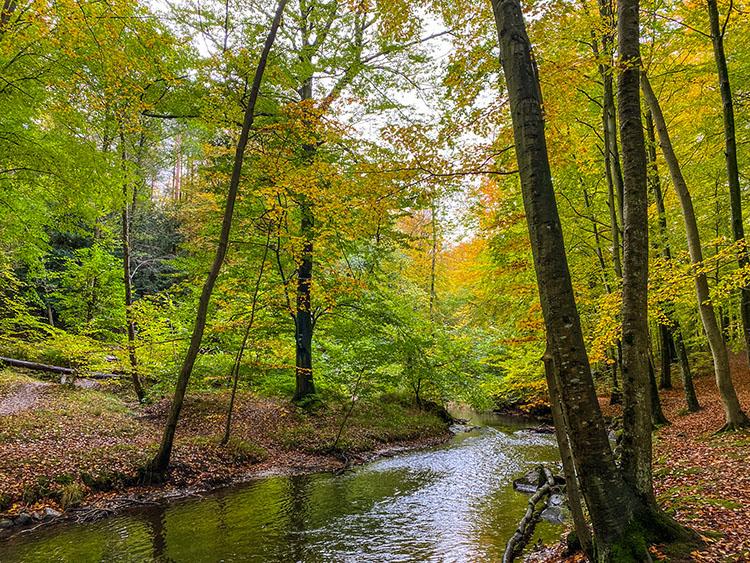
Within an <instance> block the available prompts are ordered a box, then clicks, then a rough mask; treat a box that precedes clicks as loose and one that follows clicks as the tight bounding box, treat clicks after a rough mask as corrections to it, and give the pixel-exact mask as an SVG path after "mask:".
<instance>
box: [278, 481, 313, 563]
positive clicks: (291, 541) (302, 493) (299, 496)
mask: <svg viewBox="0 0 750 563" xmlns="http://www.w3.org/2000/svg"><path fill="white" fill-rule="evenodd" d="M309 497H310V475H295V476H293V477H290V478H289V497H288V500H287V502H286V503H285V505H284V510H283V512H282V515H285V516H286V519H287V521H288V523H289V525H288V526H287V529H286V534H285V536H284V537H285V539H286V543H287V545H288V546H289V551H290V553H289V555H290V558H291V559H293V560H295V561H302V560H304V546H305V543H306V542H305V531H306V526H305V524H306V522H307V520H308V518H309V514H308V511H309V500H310V499H309Z"/></svg>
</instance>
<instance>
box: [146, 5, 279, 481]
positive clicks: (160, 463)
mask: <svg viewBox="0 0 750 563" xmlns="http://www.w3.org/2000/svg"><path fill="white" fill-rule="evenodd" d="M286 1H287V0H279V2H278V5H277V7H276V13H275V14H274V18H273V22H272V23H271V27H270V28H269V31H268V36H267V37H266V41H265V43H264V45H263V50H262V51H261V54H260V60H259V61H258V66H257V68H256V70H255V76H254V78H253V82H252V86H251V87H250V93H249V97H248V102H247V107H246V108H245V118H244V121H243V123H242V130H241V131H240V137H239V140H238V141H237V147H236V150H235V155H234V163H233V166H232V177H231V180H230V182H229V190H228V193H227V200H226V205H225V207H224V218H223V221H222V226H221V235H220V238H219V244H218V246H217V248H216V255H215V257H214V261H213V264H212V265H211V270H210V271H209V273H208V277H207V278H206V282H205V284H204V285H203V290H202V291H201V297H200V301H199V304H198V312H197V314H196V319H195V325H194V327H193V334H192V335H191V337H190V347H189V348H188V351H187V354H186V355H185V360H184V361H183V364H182V368H181V369H180V374H179V376H178V379H177V385H176V387H175V392H174V397H173V399H172V405H171V407H170V410H169V415H168V417H167V422H166V425H165V428H164V435H163V437H162V440H161V445H160V446H159V451H158V452H157V453H156V456H155V457H154V458H153V459H152V460H151V461H150V462H149V464H148V465H147V466H146V468H145V472H144V478H145V479H153V478H156V479H160V478H161V476H162V475H163V474H164V473H165V472H166V470H167V468H168V467H169V459H170V457H171V454H172V446H173V444H174V436H175V432H176V431H177V422H178V420H179V418H180V411H181V410H182V405H183V402H184V399H185V392H186V391H187V386H188V383H189V382H190V375H191V373H192V371H193V365H194V364H195V359H196V358H197V357H198V353H199V351H200V346H201V341H202V340H203V332H204V330H205V328H206V318H207V317H208V306H209V303H210V301H211V294H212V293H213V289H214V286H215V285H216V279H217V278H218V277H219V273H220V271H221V266H222V264H223V263H224V258H225V257H226V254H227V248H228V246H229V234H230V232H231V230H232V217H233V214H234V205H235V202H236V200H237V192H238V191H239V185H240V180H241V178H242V164H243V161H244V158H245V148H246V147H247V142H248V138H249V136H250V129H251V128H252V126H253V121H254V120H255V104H256V102H257V100H258V95H259V94H260V86H261V82H262V80H263V73H264V72H265V70H266V65H267V63H268V56H269V54H270V52H271V47H272V46H273V43H274V41H275V40H276V32H277V31H278V29H279V25H280V24H281V17H282V14H283V13H284V7H285V6H286Z"/></svg>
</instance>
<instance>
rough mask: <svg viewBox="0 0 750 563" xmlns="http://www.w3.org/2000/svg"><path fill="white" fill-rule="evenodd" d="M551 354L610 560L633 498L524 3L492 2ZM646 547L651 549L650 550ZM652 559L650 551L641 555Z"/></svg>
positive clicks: (602, 555) (600, 552)
mask: <svg viewBox="0 0 750 563" xmlns="http://www.w3.org/2000/svg"><path fill="white" fill-rule="evenodd" d="M492 7H493V11H494V16H495V23H496V25H497V31H498V38H499V42H500V53H501V62H502V66H503V71H504V74H505V81H506V84H507V92H508V96H509V99H510V107H511V116H512V119H513V131H514V138H515V149H516V160H517V161H518V169H519V171H520V177H521V190H522V193H523V200H524V207H525V210H526V220H527V223H528V227H529V235H530V239H531V248H532V252H533V255H534V267H535V270H536V275H537V285H538V289H539V298H540V301H541V305H542V313H543V316H544V320H545V326H546V329H547V338H548V343H549V349H548V351H549V355H550V356H551V360H552V361H553V362H554V366H555V368H556V370H557V372H558V373H557V374H556V375H557V378H558V380H559V382H560V396H561V404H562V407H563V416H564V418H565V421H566V422H567V424H568V431H567V435H568V437H569V442H570V448H571V451H572V452H573V456H574V459H575V465H576V473H577V475H578V479H579V482H580V485H581V492H582V494H583V496H584V499H585V501H586V504H587V506H588V509H589V514H590V515H591V520H592V524H593V529H594V536H595V545H596V547H597V557H598V559H599V560H602V561H607V560H611V558H612V556H611V549H612V546H613V545H615V544H617V543H619V542H620V541H621V538H622V535H623V533H624V532H625V530H626V529H627V527H628V524H629V522H630V521H631V519H632V517H633V515H634V513H633V502H634V499H633V498H632V497H631V495H630V493H629V490H628V488H627V486H626V485H625V483H624V482H623V480H622V478H621V476H620V474H619V472H618V470H617V468H616V466H615V463H614V457H613V455H612V450H611V448H610V445H609V441H608V439H607V433H606V431H605V427H604V420H603V418H602V415H601V411H600V410H599V403H598V401H597V398H596V393H595V390H594V382H593V379H592V376H591V368H590V366H589V361H588V356H587V354H586V347H585V344H584V341H583V334H582V331H581V325H580V318H579V316H578V310H577V308H576V304H575V297H574V294H573V287H572V283H571V279H570V272H569V269H568V262H567V257H566V254H565V245H564V241H563V235H562V229H561V225H560V218H559V214H558V210H557V203H556V201H555V194H554V189H553V186H552V174H551V171H550V166H549V160H548V155H547V144H546V140H545V136H544V118H543V116H542V106H541V93H540V91H539V81H538V77H537V73H536V68H535V65H534V63H533V60H532V56H531V45H530V43H529V39H528V36H527V35H526V29H525V24H524V21H523V16H522V14H521V7H520V5H519V3H518V0H492ZM644 549H645V547H644ZM639 555H640V556H641V557H643V558H646V557H647V553H646V552H645V551H644V552H643V553H640V554H639Z"/></svg>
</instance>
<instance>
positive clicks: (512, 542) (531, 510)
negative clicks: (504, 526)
mask: <svg viewBox="0 0 750 563" xmlns="http://www.w3.org/2000/svg"><path fill="white" fill-rule="evenodd" d="M542 471H543V472H544V477H545V479H546V482H545V483H544V484H543V485H542V486H541V487H539V489H537V491H536V492H535V493H534V494H533V495H532V496H531V498H529V502H528V505H527V506H526V513H525V514H524V515H523V518H521V521H520V522H519V523H518V528H516V531H515V533H514V534H513V535H512V536H511V538H510V539H509V540H508V543H507V544H506V546H505V553H503V563H512V562H513V561H514V560H515V559H516V557H518V556H519V555H521V552H522V551H523V548H524V547H525V546H526V544H527V543H528V541H529V538H531V535H532V534H533V533H534V528H535V527H536V525H537V523H538V522H539V520H540V518H541V514H542V511H543V510H544V509H545V508H546V507H547V505H548V504H549V499H550V496H551V495H552V493H553V492H554V490H555V489H557V488H558V485H557V484H556V483H555V476H554V475H553V474H552V471H550V470H549V469H547V468H546V467H543V468H542ZM543 500H544V505H543V506H542V507H541V508H539V507H538V506H537V505H538V504H539V503H540V502H541V501H543Z"/></svg>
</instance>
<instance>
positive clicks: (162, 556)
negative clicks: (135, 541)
mask: <svg viewBox="0 0 750 563" xmlns="http://www.w3.org/2000/svg"><path fill="white" fill-rule="evenodd" d="M166 512H167V507H166V506H159V507H155V508H150V509H148V510H147V511H146V512H145V515H144V518H143V521H144V522H145V523H146V525H147V526H148V529H149V532H150V534H151V557H152V559H153V560H154V561H158V562H159V563H172V559H170V557H169V556H168V555H167V550H168V547H167V531H166V527H165V525H164V522H165V518H166Z"/></svg>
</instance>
